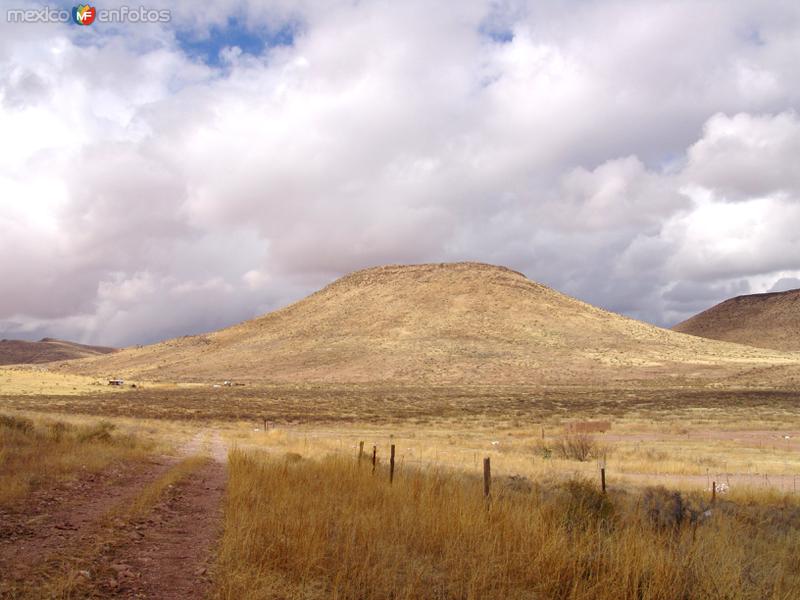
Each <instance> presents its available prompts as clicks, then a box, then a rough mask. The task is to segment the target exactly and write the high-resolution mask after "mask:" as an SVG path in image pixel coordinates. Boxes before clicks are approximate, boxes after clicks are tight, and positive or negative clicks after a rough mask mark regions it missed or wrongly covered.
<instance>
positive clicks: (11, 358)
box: [0, 338, 115, 365]
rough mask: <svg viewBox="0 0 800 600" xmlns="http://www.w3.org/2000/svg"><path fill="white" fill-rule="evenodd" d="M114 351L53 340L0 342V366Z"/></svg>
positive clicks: (36, 362)
mask: <svg viewBox="0 0 800 600" xmlns="http://www.w3.org/2000/svg"><path fill="white" fill-rule="evenodd" d="M114 351H115V348H106V347H103V346H85V345H83V344H76V343H74V342H66V341H64V340H55V339H53V338H44V339H42V340H39V341H38V342H28V341H24V340H0V365H29V364H39V363H46V362H53V361H59V360H72V359H76V358H86V357H87V356H96V355H99V354H108V353H110V352H114Z"/></svg>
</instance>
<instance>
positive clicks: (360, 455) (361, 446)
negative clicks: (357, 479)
mask: <svg viewBox="0 0 800 600" xmlns="http://www.w3.org/2000/svg"><path fill="white" fill-rule="evenodd" d="M362 458H364V442H363V441H362V442H358V462H361V459H362Z"/></svg>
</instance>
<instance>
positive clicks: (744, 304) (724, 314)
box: [673, 290, 800, 351]
mask: <svg viewBox="0 0 800 600" xmlns="http://www.w3.org/2000/svg"><path fill="white" fill-rule="evenodd" d="M673 329H674V330H675V331H680V332H682V333H689V334H691V335H697V336H700V337H704V338H709V339H714V340H723V341H726V342H735V343H737V344H747V345H748V346H756V347H759V348H771V349H775V350H788V351H796V350H800V290H789V291H787V292H771V293H767V294H749V295H745V296H736V297H735V298H730V299H729V300H725V301H724V302H721V303H719V304H717V305H716V306H712V307H711V308H709V309H708V310H705V311H703V312H701V313H699V314H697V315H695V316H693V317H692V318H691V319H687V320H686V321H684V322H682V323H678V324H677V325H676V326H675V327H673Z"/></svg>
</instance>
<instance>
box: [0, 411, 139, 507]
mask: <svg viewBox="0 0 800 600" xmlns="http://www.w3.org/2000/svg"><path fill="white" fill-rule="evenodd" d="M81 421H82V422H81ZM92 421H94V422H90V420H89V419H82V420H78V422H76V420H75V419H71V420H64V419H59V420H56V419H49V418H38V419H36V420H35V421H34V420H32V419H29V418H27V417H24V416H19V415H16V414H8V413H0V507H4V506H8V505H10V504H12V503H14V502H16V501H18V500H20V499H22V498H24V497H25V496H26V495H27V494H28V493H29V492H30V491H31V489H33V488H35V487H37V486H40V485H52V483H53V482H54V481H57V480H59V479H62V478H64V477H70V476H73V475H75V474H77V473H87V472H89V473H91V472H96V471H99V470H101V469H103V468H104V467H106V466H107V465H109V464H110V463H112V462H114V461H123V460H124V461H131V460H139V459H142V458H143V457H145V456H147V455H148V454H150V453H151V452H152V451H153V447H154V444H153V443H150V442H147V441H145V440H143V439H141V438H137V437H135V436H133V435H131V434H128V433H121V432H119V431H118V430H117V427H116V426H115V425H114V424H113V423H110V422H108V421H98V420H96V419H95V420H92Z"/></svg>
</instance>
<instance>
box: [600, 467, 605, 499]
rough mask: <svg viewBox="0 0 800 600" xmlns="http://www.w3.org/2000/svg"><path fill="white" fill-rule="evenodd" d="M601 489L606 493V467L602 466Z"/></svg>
mask: <svg viewBox="0 0 800 600" xmlns="http://www.w3.org/2000/svg"><path fill="white" fill-rule="evenodd" d="M600 489H601V490H603V493H604V494H605V493H606V468H605V467H600Z"/></svg>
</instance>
